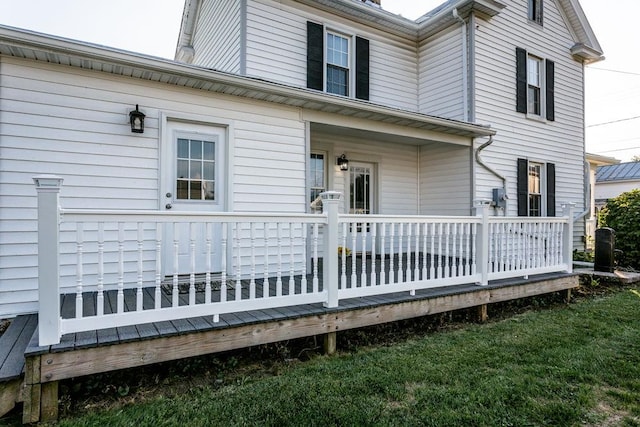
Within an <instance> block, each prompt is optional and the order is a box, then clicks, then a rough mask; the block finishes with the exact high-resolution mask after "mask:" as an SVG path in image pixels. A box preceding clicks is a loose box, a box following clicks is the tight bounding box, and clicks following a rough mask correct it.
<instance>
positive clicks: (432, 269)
mask: <svg viewBox="0 0 640 427" xmlns="http://www.w3.org/2000/svg"><path fill="white" fill-rule="evenodd" d="M430 228H431V233H430V234H429V237H430V239H431V253H430V254H429V258H430V259H431V262H430V263H429V279H430V280H433V279H435V277H436V264H435V259H434V257H435V252H436V248H435V244H436V223H435V222H432V223H431V227H430Z"/></svg>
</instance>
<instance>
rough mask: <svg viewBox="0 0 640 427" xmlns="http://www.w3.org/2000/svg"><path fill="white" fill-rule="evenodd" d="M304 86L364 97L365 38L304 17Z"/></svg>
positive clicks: (366, 83)
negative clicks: (333, 29) (305, 23)
mask: <svg viewBox="0 0 640 427" xmlns="http://www.w3.org/2000/svg"><path fill="white" fill-rule="evenodd" d="M354 41H355V43H354ZM307 87H308V88H309V89H316V90H321V91H325V92H327V93H333V94H336V95H342V96H349V97H354V96H355V97H356V98H358V99H364V100H368V99H369V40H367V39H364V38H362V37H357V36H356V37H351V36H346V35H344V34H339V33H336V32H334V31H330V30H327V29H326V28H325V27H324V25H322V24H316V23H315V22H311V21H308V22H307Z"/></svg>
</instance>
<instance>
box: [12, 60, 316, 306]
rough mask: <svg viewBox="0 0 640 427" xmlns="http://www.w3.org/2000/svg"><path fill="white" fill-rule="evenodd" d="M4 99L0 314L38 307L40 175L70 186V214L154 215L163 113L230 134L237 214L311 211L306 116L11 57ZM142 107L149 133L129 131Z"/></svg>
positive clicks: (66, 194)
mask: <svg viewBox="0 0 640 427" xmlns="http://www.w3.org/2000/svg"><path fill="white" fill-rule="evenodd" d="M0 94H1V97H0V129H1V133H0V150H1V152H2V156H1V157H0V188H1V191H0V219H2V221H0V317H6V316H12V315H14V314H19V313H24V312H30V311H35V310H36V308H37V303H36V300H37V233H36V191H35V187H34V184H33V181H32V177H33V176H35V175H39V174H56V175H59V176H61V177H62V178H64V184H63V187H62V191H61V195H60V196H61V203H62V205H63V207H65V208H86V209H142V210H158V209H159V206H160V205H162V206H164V201H162V202H161V201H160V200H159V193H161V192H162V191H161V189H159V179H160V173H161V171H160V169H159V162H160V146H161V133H160V128H159V125H160V116H161V113H164V114H166V115H167V116H168V117H169V118H171V117H173V116H179V117H180V118H181V119H184V120H189V119H191V118H192V119H193V120H197V121H198V122H199V123H201V124H202V123H211V124H216V125H217V124H222V125H223V126H228V128H229V129H230V130H231V132H230V136H229V138H228V139H229V140H228V148H229V149H230V150H231V152H232V156H231V161H232V163H233V168H232V169H231V171H232V172H231V175H230V176H229V177H228V180H229V182H228V186H227V188H228V189H229V191H231V194H232V196H231V204H232V206H230V209H231V210H235V211H248V212H269V211H279V212H304V211H305V209H306V181H305V162H306V156H307V153H306V144H305V124H304V123H303V122H302V121H301V120H300V114H299V110H298V109H295V108H288V107H281V106H277V105H274V104H268V103H257V102H255V101H253V102H249V101H246V100H242V99H239V98H236V97H232V96H224V95H217V94H212V93H208V92H202V91H198V90H193V89H185V88H179V87H177V86H172V85H163V84H159V83H151V82H145V81H142V80H137V79H136V80H134V79H127V78H122V77H116V76H112V75H109V74H105V73H99V72H91V71H85V70H82V69H79V68H71V67H65V66H57V65H51V64H47V63H44V62H36V61H30V60H21V59H15V58H10V57H2V58H0ZM136 104H139V105H140V109H141V110H142V111H143V112H144V113H145V114H146V115H147V117H146V120H145V132H144V134H132V133H131V131H130V129H129V123H128V112H129V111H131V109H132V107H133V106H135V105H136Z"/></svg>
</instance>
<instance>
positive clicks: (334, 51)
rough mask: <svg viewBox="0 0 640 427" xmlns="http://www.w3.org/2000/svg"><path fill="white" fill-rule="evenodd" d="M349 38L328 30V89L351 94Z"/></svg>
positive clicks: (347, 94) (332, 91) (333, 91)
mask: <svg viewBox="0 0 640 427" xmlns="http://www.w3.org/2000/svg"><path fill="white" fill-rule="evenodd" d="M350 44H351V41H350V40H349V38H347V37H344V36H341V35H339V34H335V33H331V32H328V31H327V53H326V58H327V61H326V63H327V87H326V91H327V92H329V93H335V94H336V95H343V96H349V79H350V76H349V64H350V63H351V59H350V56H351V55H350V54H349V50H350V49H349V45H350Z"/></svg>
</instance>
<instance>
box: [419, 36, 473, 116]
mask: <svg viewBox="0 0 640 427" xmlns="http://www.w3.org/2000/svg"><path fill="white" fill-rule="evenodd" d="M463 55H464V53H463V40H462V27H461V26H460V25H455V26H452V27H449V28H448V29H446V30H445V31H443V32H441V33H438V34H436V35H435V36H432V37H430V38H429V39H427V40H423V41H421V42H420V45H419V48H418V70H419V74H418V94H419V105H418V110H419V112H421V113H425V114H431V115H434V116H440V117H446V118H449V119H456V120H463V119H464V102H463V99H464V82H463Z"/></svg>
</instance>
